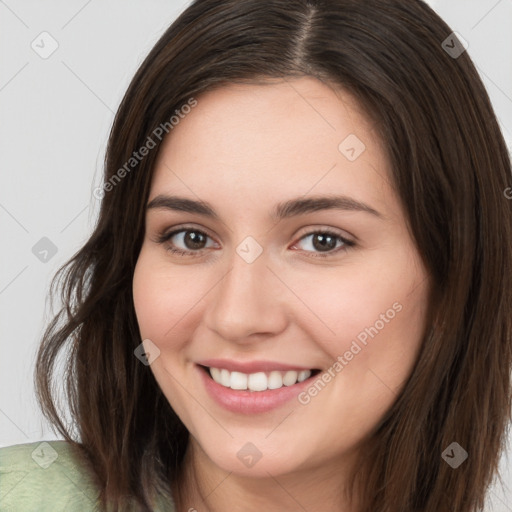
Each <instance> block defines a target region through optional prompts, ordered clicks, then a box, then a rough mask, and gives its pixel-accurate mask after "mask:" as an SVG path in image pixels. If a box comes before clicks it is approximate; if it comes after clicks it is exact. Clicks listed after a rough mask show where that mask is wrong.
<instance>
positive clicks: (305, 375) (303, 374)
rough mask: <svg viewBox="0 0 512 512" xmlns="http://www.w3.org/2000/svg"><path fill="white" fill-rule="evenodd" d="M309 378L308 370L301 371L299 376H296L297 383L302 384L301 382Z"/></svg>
mask: <svg viewBox="0 0 512 512" xmlns="http://www.w3.org/2000/svg"><path fill="white" fill-rule="evenodd" d="M310 376H311V372H310V371H309V370H302V371H300V372H299V375H298V376H297V381H298V382H302V381H303V380H306V379H309V377H310Z"/></svg>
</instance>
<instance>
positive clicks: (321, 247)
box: [293, 230, 355, 258]
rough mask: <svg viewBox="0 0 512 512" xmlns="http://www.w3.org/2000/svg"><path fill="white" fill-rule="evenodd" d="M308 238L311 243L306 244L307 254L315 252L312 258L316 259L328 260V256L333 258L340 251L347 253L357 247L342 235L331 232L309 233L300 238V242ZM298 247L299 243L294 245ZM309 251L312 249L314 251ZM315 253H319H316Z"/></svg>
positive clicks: (318, 231) (317, 231)
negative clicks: (351, 248)
mask: <svg viewBox="0 0 512 512" xmlns="http://www.w3.org/2000/svg"><path fill="white" fill-rule="evenodd" d="M308 238H309V239H310V241H309V242H307V243H306V244H305V246H306V248H307V249H306V252H313V254H311V256H312V257H315V258H317V257H320V258H326V257H328V256H333V255H334V254H336V253H338V252H340V251H346V250H347V249H349V248H350V247H353V246H354V245H355V242H353V241H351V240H347V239H346V238H344V237H342V236H341V235H340V234H338V233H335V232H334V231H329V230H316V231H313V232H311V233H307V234H306V235H304V236H303V237H301V238H300V240H299V242H300V241H302V240H307V239H308ZM338 242H339V243H338ZM297 245H298V242H297V243H296V244H294V245H293V247H295V246H297ZM309 249H312V251H311V250H309ZM315 251H318V252H316V253H314V252H315Z"/></svg>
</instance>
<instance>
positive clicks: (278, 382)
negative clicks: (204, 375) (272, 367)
mask: <svg viewBox="0 0 512 512" xmlns="http://www.w3.org/2000/svg"><path fill="white" fill-rule="evenodd" d="M210 375H211V376H212V379H213V380H214V381H215V382H217V383H218V384H221V385H222V386H224V387H226V388H231V389H237V390H244V389H249V390H250V391H265V390H267V389H279V388H282V387H283V386H293V385H294V384H296V383H297V382H302V381H304V380H306V379H308V378H309V377H310V376H311V370H301V371H299V372H297V371H295V370H290V371H287V372H280V371H272V372H270V373H264V372H257V373H251V374H246V373H241V372H230V371H228V370H226V369H224V368H222V369H220V368H210Z"/></svg>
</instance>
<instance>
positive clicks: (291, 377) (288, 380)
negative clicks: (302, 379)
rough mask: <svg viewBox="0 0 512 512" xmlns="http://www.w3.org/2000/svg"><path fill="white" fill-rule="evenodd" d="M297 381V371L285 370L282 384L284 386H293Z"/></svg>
mask: <svg viewBox="0 0 512 512" xmlns="http://www.w3.org/2000/svg"><path fill="white" fill-rule="evenodd" d="M296 382H297V372H294V371H290V372H286V373H285V374H284V377H283V384H284V385H285V386H293V385H294V384H295V383H296Z"/></svg>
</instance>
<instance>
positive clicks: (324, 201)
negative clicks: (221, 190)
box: [147, 195, 384, 221]
mask: <svg viewBox="0 0 512 512" xmlns="http://www.w3.org/2000/svg"><path fill="white" fill-rule="evenodd" d="M147 209H148V210H150V209H165V210H175V211H181V212H187V213H195V214H198V215H203V216H205V217H208V218H211V219H215V220H220V218H219V216H218V215H217V213H216V212H215V210H214V209H213V207H212V206H211V205H210V204H209V203H207V202H205V201H196V200H194V199H188V198H186V197H180V196H167V195H158V196H156V197H155V198H154V199H152V200H151V201H150V202H149V204H148V205H147ZM320 210H344V211H352V212H354V211H355V212H365V213H369V214H371V215H374V216H375V217H378V218H380V219H383V218H384V216H383V215H382V214H381V213H379V212H378V211H377V210H375V209H374V208H372V207H371V206H369V205H367V204H365V203H363V202H361V201H356V200H355V199H352V198H351V197H348V196H343V195H342V196H315V197H309V198H296V199H290V200H288V201H284V202H282V203H279V204H277V205H276V206H275V207H274V208H273V210H272V211H271V214H270V217H271V219H272V220H274V221H278V220H281V219H287V218H290V217H295V216H298V215H305V214H307V213H312V212H317V211H320Z"/></svg>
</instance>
